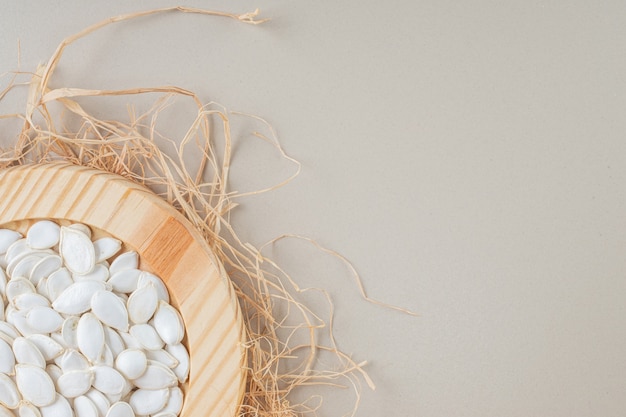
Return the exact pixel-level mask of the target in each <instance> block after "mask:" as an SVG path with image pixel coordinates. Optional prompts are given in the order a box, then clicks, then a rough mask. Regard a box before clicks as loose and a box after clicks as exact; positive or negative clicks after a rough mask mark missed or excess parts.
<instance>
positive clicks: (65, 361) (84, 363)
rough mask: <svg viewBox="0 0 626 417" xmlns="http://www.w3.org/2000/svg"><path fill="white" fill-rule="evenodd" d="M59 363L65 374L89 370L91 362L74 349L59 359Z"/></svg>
mask: <svg viewBox="0 0 626 417" xmlns="http://www.w3.org/2000/svg"><path fill="white" fill-rule="evenodd" d="M57 362H58V365H59V367H60V368H61V369H62V370H63V372H64V373H67V372H71V371H84V370H88V369H89V361H88V360H87V358H86V357H85V356H83V354H82V353H80V352H79V351H77V350H74V349H67V350H66V351H65V352H64V353H63V355H61V356H60V357H59V358H58V360H57Z"/></svg>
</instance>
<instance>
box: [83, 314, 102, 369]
mask: <svg viewBox="0 0 626 417" xmlns="http://www.w3.org/2000/svg"><path fill="white" fill-rule="evenodd" d="M76 341H77V343H78V349H79V350H80V352H81V353H82V354H83V355H85V357H86V358H87V359H89V360H90V361H91V363H96V362H97V361H98V358H99V357H100V355H101V354H102V349H104V329H103V328H102V323H100V320H98V318H97V317H96V316H95V315H94V314H93V313H86V314H83V315H82V316H81V317H80V319H79V320H78V328H77V329H76Z"/></svg>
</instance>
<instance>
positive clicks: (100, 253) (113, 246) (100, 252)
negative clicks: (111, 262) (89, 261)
mask: <svg viewBox="0 0 626 417" xmlns="http://www.w3.org/2000/svg"><path fill="white" fill-rule="evenodd" d="M93 247H94V250H95V251H96V263H97V262H102V261H104V260H106V259H109V258H110V257H112V256H113V255H115V254H116V253H118V252H119V251H120V249H122V242H121V241H119V240H117V239H115V238H112V237H103V238H100V239H98V240H96V241H94V242H93Z"/></svg>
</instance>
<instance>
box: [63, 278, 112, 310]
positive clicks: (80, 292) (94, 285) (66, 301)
mask: <svg viewBox="0 0 626 417" xmlns="http://www.w3.org/2000/svg"><path fill="white" fill-rule="evenodd" d="M105 288H106V286H105V285H104V283H103V282H100V281H80V282H75V283H73V284H72V285H70V286H69V287H67V288H66V289H65V291H63V292H62V293H61V295H59V297H58V298H57V299H56V300H54V302H53V303H52V307H53V308H54V309H55V310H56V311H58V312H59V313H61V314H82V313H84V312H86V311H88V310H89V309H90V308H91V297H93V295H94V294H95V293H96V291H99V290H103V289H105Z"/></svg>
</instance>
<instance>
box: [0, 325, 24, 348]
mask: <svg viewBox="0 0 626 417" xmlns="http://www.w3.org/2000/svg"><path fill="white" fill-rule="evenodd" d="M0 333H3V334H5V335H7V336H9V337H10V338H11V339H15V338H16V337H19V336H20V334H19V332H18V331H17V329H16V328H15V327H14V326H13V325H11V324H9V323H7V322H6V321H0ZM11 343H13V341H12V340H11Z"/></svg>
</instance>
